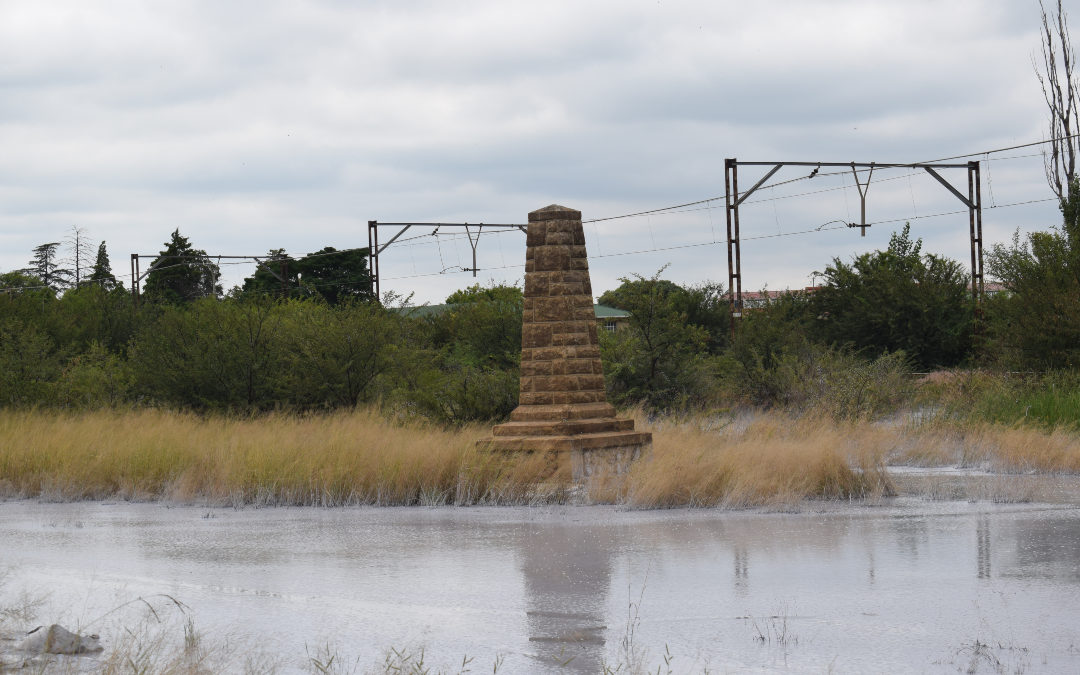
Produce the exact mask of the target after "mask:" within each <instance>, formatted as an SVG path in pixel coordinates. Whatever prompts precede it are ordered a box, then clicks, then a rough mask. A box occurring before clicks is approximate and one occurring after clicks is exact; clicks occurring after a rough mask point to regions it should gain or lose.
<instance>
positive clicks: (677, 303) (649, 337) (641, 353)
mask: <svg viewBox="0 0 1080 675" xmlns="http://www.w3.org/2000/svg"><path fill="white" fill-rule="evenodd" d="M662 273H663V270H662V269H661V270H660V271H658V272H657V273H656V274H655V275H654V276H653V277H651V278H648V279H646V278H644V277H642V276H640V275H635V276H634V278H632V279H631V278H622V279H620V281H622V284H621V285H620V286H619V287H618V288H616V289H615V290H612V291H607V292H606V293H604V294H603V295H601V296H600V302H601V303H602V304H605V305H611V306H612V307H617V308H619V309H622V310H624V311H626V312H629V313H630V319H629V321H628V323H629V326H628V328H627V329H624V330H618V331H616V332H614V333H610V332H607V331H602V332H601V334H600V348H601V351H602V354H603V362H604V375H605V376H606V378H607V386H608V390H609V393H610V394H611V395H612V397H613V399H614V400H615V401H616V402H618V403H632V402H638V401H645V402H647V403H648V404H649V405H650V406H652V407H654V408H658V409H668V408H678V407H686V406H690V407H698V406H700V405H704V404H705V403H706V401H705V399H706V396H707V395H706V390H707V389H708V388H709V384H708V383H709V378H710V376H711V374H712V367H711V366H712V362H711V360H710V359H708V358H707V357H708V354H709V347H710V341H711V339H713V336H712V333H710V331H709V329H708V328H707V327H705V326H702V325H698V324H696V323H694V320H704V321H705V322H706V323H709V324H710V325H713V324H717V325H719V324H723V328H722V330H720V331H719V334H718V335H717V336H716V337H715V340H716V341H717V342H718V343H719V342H722V340H723V339H724V338H722V337H721V336H720V334H723V333H726V332H727V330H728V325H727V322H726V321H724V320H722V319H718V318H717V317H716V316H715V315H714V313H713V312H714V310H715V307H714V304H715V303H716V302H717V301H718V300H719V296H720V292H719V287H717V286H709V287H707V289H706V290H700V289H699V290H697V291H690V290H687V289H685V288H683V287H681V286H679V285H678V284H675V283H673V282H671V281H668V280H666V279H661V278H660V274H662ZM703 300H704V301H705V304H704V306H702V301H703ZM692 316H693V317H694V320H692V319H691V317H692Z"/></svg>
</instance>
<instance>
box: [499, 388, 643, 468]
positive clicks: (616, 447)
mask: <svg viewBox="0 0 1080 675" xmlns="http://www.w3.org/2000/svg"><path fill="white" fill-rule="evenodd" d="M480 445H481V447H483V448H485V449H488V450H492V451H498V452H521V453H528V454H543V455H544V456H545V457H547V463H549V464H551V465H552V466H551V469H552V475H558V474H563V475H565V473H566V472H567V469H568V470H569V474H570V477H571V478H572V480H574V481H575V482H581V481H583V480H586V479H590V478H593V477H598V476H610V475H618V474H623V473H626V472H627V471H628V470H629V468H630V463H631V462H633V461H634V460H635V459H638V458H640V457H641V456H642V455H644V454H647V453H648V451H649V450H650V449H651V448H652V434H651V433H649V432H647V431H634V420H632V419H619V418H617V417H615V408H614V407H613V406H612V405H611V404H609V403H578V404H568V405H529V406H519V407H518V408H517V409H516V410H514V412H513V413H511V414H510V421H509V422H506V423H505V424H499V425H496V426H495V427H493V428H492V437H491V438H490V439H485V440H482V441H480Z"/></svg>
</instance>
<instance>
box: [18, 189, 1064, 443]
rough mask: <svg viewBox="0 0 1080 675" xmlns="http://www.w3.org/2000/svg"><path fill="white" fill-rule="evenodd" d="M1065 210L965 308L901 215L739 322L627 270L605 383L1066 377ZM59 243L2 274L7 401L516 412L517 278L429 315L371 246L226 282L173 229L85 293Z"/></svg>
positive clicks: (948, 275)
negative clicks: (984, 370) (127, 276)
mask: <svg viewBox="0 0 1080 675" xmlns="http://www.w3.org/2000/svg"><path fill="white" fill-rule="evenodd" d="M1062 213H1063V215H1064V220H1063V224H1062V225H1061V226H1060V227H1058V228H1055V229H1052V230H1050V231H1046V232H1037V233H1034V234H1031V235H1030V236H1029V237H1027V238H1023V239H1022V238H1020V237H1019V235H1018V236H1017V237H1015V238H1014V240H1013V241H1012V242H1011V243H1008V244H998V245H996V246H994V247H993V248H992V250H991V252H990V254H989V256H988V258H989V260H988V269H989V270H990V272H991V275H992V276H994V277H996V278H998V279H1000V280H1001V281H1002V282H1003V284H1004V286H1005V288H1006V292H1004V293H1001V294H998V295H995V296H993V297H991V298H987V299H986V301H985V302H984V304H983V306H982V308H981V312H980V316H978V317H976V315H975V313H974V306H973V304H972V301H971V296H970V291H969V287H968V278H969V277H968V273H967V271H966V270H965V269H964V267H963V265H961V264H960V263H958V262H956V261H954V260H950V259H947V258H944V257H941V256H937V255H934V254H929V253H924V252H923V251H922V242H921V240H918V239H913V238H912V237H911V233H910V229H909V228H908V227H905V228H904V229H903V230H902V231H901V232H897V233H894V234H893V236H892V238H891V240H890V242H889V245H888V247H887V248H886V249H885V250H882V251H874V252H870V253H866V254H863V255H861V256H858V257H856V258H855V259H853V260H851V261H843V260H840V259H834V260H833V261H832V262H831V264H830V265H828V266H827V267H826V268H825V269H824V271H821V272H818V273H817V274H819V275H821V276H822V277H823V279H824V281H823V283H822V285H821V287H820V288H819V289H818V290H816V291H815V292H813V293H807V292H792V293H785V294H783V295H781V296H780V297H778V298H775V299H772V300H770V301H769V302H768V303H767V304H766V305H765V306H764V307H762V308H760V309H756V310H748V311H746V312H744V317H743V318H742V319H741V320H739V321H738V323H737V325H736V329H735V330H734V331H732V325H731V316H730V309H729V297H728V295H727V294H726V292H725V290H724V289H723V288H722V287H721V286H720V285H719V284H713V283H703V284H700V285H696V286H681V285H679V284H676V283H674V282H671V281H669V280H665V279H663V278H662V275H663V270H661V271H660V272H658V273H657V274H655V275H653V276H651V277H643V276H633V277H628V278H625V279H622V280H621V284H620V286H619V287H618V288H615V289H612V290H610V291H608V292H606V293H604V294H603V295H602V296H601V297H600V298H599V300H600V302H602V303H604V304H607V305H611V306H614V307H617V308H620V309H623V310H625V311H626V312H627V313H628V314H629V317H628V319H627V321H626V323H625V327H624V328H622V329H620V330H617V331H614V332H609V331H603V330H602V331H600V334H601V353H602V357H603V362H604V368H605V375H606V380H607V386H608V389H609V395H610V397H611V399H612V400H613V401H614V402H615V403H618V404H620V405H633V404H638V403H641V404H644V405H645V406H647V407H648V408H650V409H653V410H663V411H677V410H687V409H701V408H714V407H724V406H729V405H734V404H740V403H747V404H753V405H798V404H799V403H800V401H802V400H804V399H806V398H807V397H809V396H812V395H813V391H814V388H815V387H820V386H822V384H821V383H822V382H824V381H827V380H828V379H829V378H834V379H835V378H838V377H850V374H851V373H857V372H864V371H865V372H871V371H873V369H874V368H878V369H881V368H886V369H887V370H889V371H890V372H897V371H904V372H907V371H911V370H920V371H921V370H929V369H933V368H942V367H945V368H949V367H957V366H972V365H979V366H986V367H997V368H1002V369H1034V370H1047V369H1063V368H1064V369H1071V368H1075V367H1076V366H1077V365H1078V364H1080V339H1078V338H1080V292H1078V291H1080V219H1078V218H1077V217H1076V214H1075V209H1074V208H1073V206H1072V202H1071V201H1070V198H1069V197H1068V196H1066V198H1065V199H1064V200H1063V202H1062ZM55 249H56V247H55V246H53V245H52V244H47V245H43V246H39V247H36V248H35V249H34V250H33V251H32V258H31V261H30V264H29V266H28V267H27V268H25V269H22V270H17V271H12V272H8V273H6V274H3V275H0V289H2V292H0V405H3V406H6V407H30V406H58V407H68V408H84V407H101V406H115V405H162V406H170V407H179V408H185V409H193V410H199V411H233V412H253V411H265V410H294V411H307V410H330V409H339V408H349V407H354V406H357V405H373V404H378V405H382V406H384V407H386V408H387V409H388V410H391V411H394V412H396V413H400V414H405V415H421V416H425V417H429V418H431V419H434V420H438V421H440V422H444V423H451V424H456V423H464V422H468V421H473V420H496V419H501V418H504V417H505V416H506V415H508V414H509V412H510V411H511V410H512V409H513V408H514V406H515V405H516V403H517V393H518V390H517V387H518V364H519V359H520V347H521V314H522V304H523V298H522V292H521V289H520V288H517V287H514V286H489V287H482V286H473V287H471V288H468V289H464V290H461V291H457V292H455V293H453V294H452V295H451V296H449V297H448V298H447V300H446V304H445V306H442V307H439V308H438V311H431V310H432V309H433V308H423V307H421V308H415V307H409V306H408V304H407V303H406V302H405V301H404V299H402V298H395V297H392V296H389V297H387V298H383V299H382V300H381V301H377V300H376V299H375V298H373V297H372V296H371V291H370V278H369V276H368V270H367V252H366V250H353V251H343V252H338V251H335V250H334V249H332V248H324V249H321V250H319V251H316V252H315V253H312V254H308V255H306V256H297V257H292V256H289V255H287V254H286V253H285V252H284V251H283V250H280V249H278V250H274V251H271V252H270V253H269V254H268V256H267V260H266V263H265V264H263V265H261V266H260V267H259V268H258V269H257V270H256V271H255V272H254V273H253V274H252V275H251V276H250V277H248V278H247V279H245V280H244V282H243V284H242V286H239V287H237V288H234V289H232V290H230V291H229V292H227V293H224V292H223V291H222V289H221V286H220V283H219V281H220V273H219V271H218V269H217V266H216V265H215V264H214V263H213V261H212V259H211V258H210V257H209V256H207V255H206V253H205V252H204V251H202V250H200V249H197V248H195V247H194V246H193V245H192V244H191V242H190V241H189V240H188V239H187V238H186V237H184V236H182V235H181V234H180V233H179V231H178V230H177V231H174V232H173V233H172V235H171V237H170V239H169V241H168V242H166V244H165V247H164V248H163V249H162V251H161V252H160V254H159V256H158V258H157V259H155V260H154V261H153V263H152V264H151V271H150V272H149V274H148V275H147V280H146V284H145V293H144V296H143V298H142V302H140V303H136V302H135V301H134V298H133V297H132V296H131V294H130V293H129V291H128V290H126V289H125V288H124V287H123V285H122V284H119V283H118V282H117V281H116V279H115V277H114V276H113V274H112V272H111V267H110V264H109V261H108V254H107V252H106V247H105V244H104V242H102V243H101V245H100V246H99V247H98V253H97V257H96V259H95V260H94V262H93V264H92V265H90V266H89V267H88V268H86V269H87V270H88V271H87V273H86V274H85V275H81V276H82V279H81V281H80V282H78V283H76V282H74V280H73V277H70V276H68V275H66V274H65V270H64V269H62V268H60V267H59V265H58V264H57V263H56V250H55ZM68 279H71V282H69V283H65V281H66V280H68ZM977 319H978V320H977ZM1036 326H1037V327H1038V330H1033V327H1036ZM867 369H870V370H867ZM862 386H870V385H869V384H868V383H865V382H864V384H863V385H862Z"/></svg>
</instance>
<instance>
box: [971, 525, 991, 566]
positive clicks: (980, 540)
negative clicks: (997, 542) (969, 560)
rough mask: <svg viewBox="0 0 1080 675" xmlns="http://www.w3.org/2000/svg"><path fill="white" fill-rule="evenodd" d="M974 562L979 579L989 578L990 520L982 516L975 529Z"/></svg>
mask: <svg viewBox="0 0 1080 675" xmlns="http://www.w3.org/2000/svg"><path fill="white" fill-rule="evenodd" d="M975 541H976V544H975V560H976V567H977V568H978V570H979V572H978V577H979V578H980V579H989V578H990V518H989V517H988V516H986V515H983V516H981V517H980V518H979V522H978V525H976V527H975Z"/></svg>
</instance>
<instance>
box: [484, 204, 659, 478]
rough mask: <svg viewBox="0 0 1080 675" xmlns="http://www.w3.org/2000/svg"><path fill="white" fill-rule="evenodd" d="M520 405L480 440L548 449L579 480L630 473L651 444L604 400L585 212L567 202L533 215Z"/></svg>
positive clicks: (509, 447) (506, 447) (517, 448)
mask: <svg viewBox="0 0 1080 675" xmlns="http://www.w3.org/2000/svg"><path fill="white" fill-rule="evenodd" d="M518 404H519V405H518V407H517V408H516V409H515V410H514V412H512V413H511V414H510V421H509V422H507V423H505V424H499V425H497V426H495V427H494V428H493V429H492V438H491V439H488V440H485V441H481V443H482V444H484V445H486V446H487V447H489V448H491V449H493V450H502V451H511V452H528V453H538V452H539V453H546V454H549V455H551V457H552V460H553V462H555V463H556V464H557V465H560V466H562V465H565V464H566V463H569V465H570V469H571V472H572V475H573V477H574V478H575V479H580V478H582V477H586V476H590V475H593V474H595V473H598V472H600V471H601V469H604V470H607V471H615V472H619V471H622V470H625V468H626V467H627V466H628V465H629V463H630V461H632V460H633V459H635V458H637V457H638V456H640V455H641V453H642V452H643V451H645V450H648V449H649V448H650V447H651V445H652V434H651V433H648V432H642V431H635V430H634V420H632V419H619V418H617V417H616V416H615V408H614V407H613V406H612V405H611V404H610V403H608V402H607V397H606V395H605V393H604V371H603V369H602V368H601V364H600V346H599V339H598V337H597V332H596V316H595V313H594V310H593V298H592V283H591V282H590V280H589V260H588V257H587V255H586V253H585V232H584V230H583V229H582V227H581V212H580V211H575V210H574V209H568V208H566V207H565V206H558V205H554V204H553V205H551V206H548V207H545V208H543V209H540V210H538V211H533V212H532V213H530V214H529V229H528V235H527V241H526V251H525V307H524V314H523V316H522V327H521V393H520V398H519V399H518Z"/></svg>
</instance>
